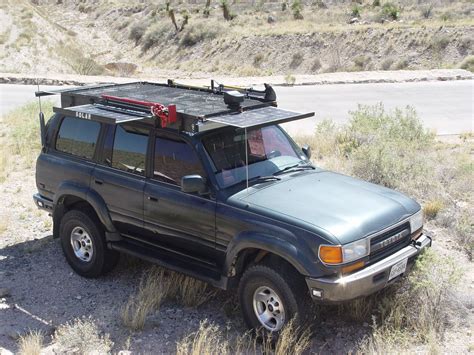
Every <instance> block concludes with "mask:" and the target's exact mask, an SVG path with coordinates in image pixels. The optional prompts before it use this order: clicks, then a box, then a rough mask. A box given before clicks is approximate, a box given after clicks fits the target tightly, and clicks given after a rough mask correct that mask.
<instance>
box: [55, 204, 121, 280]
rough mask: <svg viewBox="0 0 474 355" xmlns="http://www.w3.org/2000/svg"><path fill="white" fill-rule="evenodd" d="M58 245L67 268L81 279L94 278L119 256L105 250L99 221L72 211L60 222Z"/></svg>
mask: <svg viewBox="0 0 474 355" xmlns="http://www.w3.org/2000/svg"><path fill="white" fill-rule="evenodd" d="M59 234H60V238H61V246H62V249H63V252H64V255H65V257H66V260H67V262H68V263H69V265H70V266H71V267H72V268H73V269H74V271H75V272H76V273H78V274H79V275H81V276H84V277H89V278H93V277H98V276H100V275H102V274H104V273H106V272H108V271H110V270H112V269H113V267H114V266H115V265H116V264H117V261H118V258H119V254H118V253H117V252H116V251H113V250H109V249H108V248H107V246H106V243H105V238H104V231H103V229H102V226H101V224H100V222H99V221H98V220H97V219H96V218H93V217H92V216H91V215H90V214H87V213H84V212H81V211H78V210H72V211H69V212H67V213H66V214H65V215H64V216H63V218H62V219H61V225H60V229H59Z"/></svg>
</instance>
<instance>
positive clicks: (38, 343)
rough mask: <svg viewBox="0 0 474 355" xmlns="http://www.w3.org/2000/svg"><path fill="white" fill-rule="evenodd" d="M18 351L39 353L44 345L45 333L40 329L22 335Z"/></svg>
mask: <svg viewBox="0 0 474 355" xmlns="http://www.w3.org/2000/svg"><path fill="white" fill-rule="evenodd" d="M18 347H19V349H18V353H19V354H21V355H39V354H40V352H41V348H42V347H43V334H42V333H41V332H40V331H31V332H29V333H28V334H26V335H22V336H20V339H19V340H18Z"/></svg>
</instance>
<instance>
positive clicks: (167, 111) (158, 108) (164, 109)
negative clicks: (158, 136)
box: [101, 94, 177, 128]
mask: <svg viewBox="0 0 474 355" xmlns="http://www.w3.org/2000/svg"><path fill="white" fill-rule="evenodd" d="M101 96H102V98H103V99H105V100H109V101H117V102H123V103H127V104H132V105H138V106H144V107H149V108H150V112H151V114H152V115H153V116H155V117H157V118H159V119H160V122H161V127H163V128H165V127H166V126H168V125H169V124H172V123H175V122H176V120H177V117H176V105H168V106H165V105H162V104H160V103H157V102H149V101H141V100H135V99H129V98H125V97H118V96H112V95H105V94H103V95H101Z"/></svg>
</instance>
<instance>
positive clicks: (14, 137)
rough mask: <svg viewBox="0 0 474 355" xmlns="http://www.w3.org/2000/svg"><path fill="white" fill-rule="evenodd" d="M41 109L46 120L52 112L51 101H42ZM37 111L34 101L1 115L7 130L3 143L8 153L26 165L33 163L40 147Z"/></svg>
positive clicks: (36, 104) (36, 103)
mask: <svg viewBox="0 0 474 355" xmlns="http://www.w3.org/2000/svg"><path fill="white" fill-rule="evenodd" d="M42 110H43V113H44V117H45V119H46V121H47V120H48V119H49V118H50V117H51V115H52V114H53V103H52V101H43V102H42ZM38 113H39V107H38V102H36V101H35V102H31V103H29V104H26V105H24V106H21V107H19V108H17V109H15V110H13V111H10V112H8V113H7V114H5V115H4V116H3V121H4V122H5V124H6V125H7V127H8V130H9V133H8V137H7V139H6V144H5V146H6V147H8V154H9V155H17V156H20V157H21V158H22V160H23V162H24V163H26V165H27V166H31V165H32V164H33V162H34V160H35V159H36V157H37V156H38V152H39V150H40V148H41V142H40V127H39V119H38Z"/></svg>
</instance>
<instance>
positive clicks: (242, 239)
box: [223, 232, 315, 276]
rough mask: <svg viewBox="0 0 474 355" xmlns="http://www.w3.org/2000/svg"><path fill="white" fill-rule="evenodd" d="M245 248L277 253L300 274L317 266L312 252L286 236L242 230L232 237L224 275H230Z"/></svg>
mask: <svg viewBox="0 0 474 355" xmlns="http://www.w3.org/2000/svg"><path fill="white" fill-rule="evenodd" d="M245 249H260V250H264V251H268V252H270V253H272V254H275V255H277V256H279V257H281V258H282V259H284V260H286V261H287V262H288V263H290V264H291V265H292V266H293V267H294V268H295V269H296V270H297V271H298V272H299V273H300V274H302V275H304V276H308V275H310V274H311V273H312V270H313V269H314V268H315V263H314V260H312V258H311V257H310V255H308V254H311V253H307V252H306V253H305V250H307V248H301V247H300V248H298V246H296V245H294V244H293V243H291V242H290V241H288V240H287V239H285V238H282V237H278V236H275V235H274V234H266V233H261V232H242V233H240V234H239V235H237V236H236V237H235V238H233V239H232V241H231V243H230V244H229V247H228V249H227V250H228V251H227V255H226V259H225V265H224V270H223V271H224V273H223V274H224V275H229V274H230V273H231V271H232V268H233V266H234V263H235V261H236V260H237V257H238V255H239V253H240V252H241V251H243V250H245Z"/></svg>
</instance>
